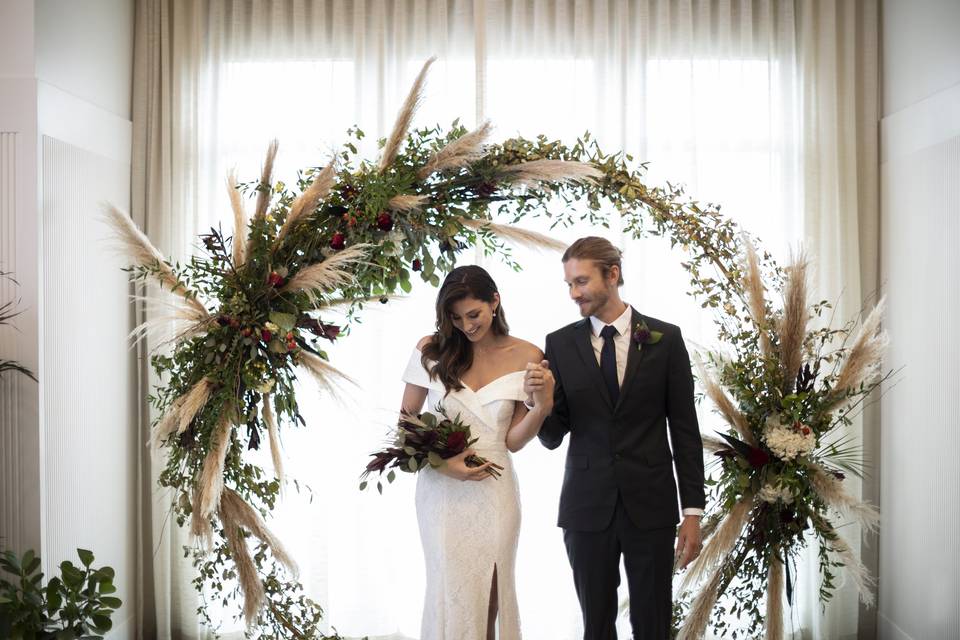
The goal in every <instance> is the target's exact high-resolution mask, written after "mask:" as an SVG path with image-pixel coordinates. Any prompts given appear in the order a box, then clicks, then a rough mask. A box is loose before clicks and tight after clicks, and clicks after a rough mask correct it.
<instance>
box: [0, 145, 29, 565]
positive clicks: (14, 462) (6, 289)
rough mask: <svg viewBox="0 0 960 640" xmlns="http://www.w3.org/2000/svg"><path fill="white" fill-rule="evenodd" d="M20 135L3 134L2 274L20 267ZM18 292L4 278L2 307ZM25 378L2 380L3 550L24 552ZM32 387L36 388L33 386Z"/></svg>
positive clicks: (5, 344)
mask: <svg viewBox="0 0 960 640" xmlns="http://www.w3.org/2000/svg"><path fill="white" fill-rule="evenodd" d="M17 135H18V134H17V133H16V132H12V131H2V132H0V271H12V270H13V269H14V267H15V266H16V263H17V244H16V239H17V216H16V214H17ZM18 293H19V292H18V288H17V286H16V285H14V283H13V282H11V281H10V280H8V279H7V278H0V304H2V303H5V302H7V301H10V300H15V299H16V298H17V296H18ZM18 357H19V353H18V349H17V332H16V331H14V330H13V329H11V328H10V327H7V328H6V329H4V330H3V331H2V332H0V358H4V359H12V360H16V359H18ZM21 378H22V376H19V375H14V374H7V375H5V376H4V377H3V378H0V547H2V548H4V549H7V548H9V549H20V548H21V546H22V544H23V542H24V541H23V540H21V536H20V532H21V528H20V526H19V523H20V519H21V496H22V495H23V487H22V481H23V473H22V470H21V455H20V429H19V428H18V427H19V425H20V422H21V415H22V413H23V411H22V407H21V403H22V399H23V393H22V388H21V387H22V385H23V384H24V381H23V380H22V379H21ZM30 384H33V383H32V382H30Z"/></svg>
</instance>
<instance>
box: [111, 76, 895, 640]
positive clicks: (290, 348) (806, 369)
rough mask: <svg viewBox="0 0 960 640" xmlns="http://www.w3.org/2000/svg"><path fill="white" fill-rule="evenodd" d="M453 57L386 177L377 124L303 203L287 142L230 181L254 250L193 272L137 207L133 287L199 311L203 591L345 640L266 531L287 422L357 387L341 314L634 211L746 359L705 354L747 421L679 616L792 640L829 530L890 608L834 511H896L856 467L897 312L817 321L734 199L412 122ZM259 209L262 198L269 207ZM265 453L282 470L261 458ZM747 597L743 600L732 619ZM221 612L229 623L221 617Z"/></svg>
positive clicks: (194, 500) (799, 282) (725, 444)
mask: <svg viewBox="0 0 960 640" xmlns="http://www.w3.org/2000/svg"><path fill="white" fill-rule="evenodd" d="M431 63H432V60H429V61H427V63H426V64H425V65H424V67H423V69H422V70H421V72H420V74H419V75H418V77H417V79H416V81H415V82H414V85H413V87H412V89H411V91H410V94H409V95H408V97H407V99H406V101H405V102H404V104H403V106H402V108H401V110H400V113H399V116H398V118H397V122H396V124H395V126H394V128H393V131H392V133H391V135H390V137H389V138H387V139H385V140H381V141H380V142H381V145H380V146H381V153H380V158H379V160H378V161H377V162H376V163H373V162H369V161H365V160H361V159H359V158H358V157H357V156H358V152H357V149H356V146H355V145H354V144H353V143H352V141H353V140H360V139H362V138H363V136H364V134H363V132H362V131H361V130H360V129H358V128H353V129H351V130H349V132H348V133H349V136H350V138H349V139H350V141H348V142H347V143H346V145H345V147H344V150H343V151H342V152H341V153H339V154H338V155H337V156H336V157H334V158H333V160H332V161H331V162H330V163H329V164H328V165H326V166H324V167H315V168H311V169H307V170H306V171H303V172H301V174H300V175H299V177H298V180H297V185H296V188H287V187H286V186H284V185H283V183H280V182H277V183H275V182H274V179H273V161H274V158H275V156H276V153H277V147H276V144H275V143H274V144H273V145H271V146H270V148H269V149H268V152H267V157H266V161H265V163H264V166H263V171H262V174H261V176H260V178H259V180H257V181H255V182H251V183H246V184H239V183H237V181H236V178H235V177H234V176H231V177H230V189H229V197H230V201H231V205H232V210H233V214H234V229H235V232H234V234H233V236H232V238H231V237H224V236H223V235H222V234H221V233H220V232H219V231H216V230H212V231H211V232H210V233H209V234H206V235H203V236H201V239H202V243H203V247H204V249H205V252H204V254H203V255H198V256H195V257H193V258H191V259H190V261H189V262H188V263H186V264H182V265H181V264H173V263H171V262H169V261H167V260H166V259H165V258H164V257H163V256H162V255H161V254H160V253H159V252H158V251H157V250H156V249H155V248H154V247H153V246H152V245H151V244H150V242H149V240H148V239H147V238H146V236H145V235H144V234H143V233H142V232H140V230H139V229H137V228H136V227H135V226H134V225H133V223H132V222H131V220H130V218H129V217H128V216H127V215H125V214H123V213H122V212H120V211H118V210H116V209H113V208H111V209H110V210H109V212H108V215H109V219H110V222H111V224H112V225H113V226H114V228H115V230H116V234H117V236H118V237H119V238H120V239H121V241H122V242H123V244H124V246H125V249H126V251H127V252H128V253H129V255H130V256H131V258H132V259H133V261H134V265H133V266H132V267H130V270H131V273H132V277H133V278H134V279H135V280H138V281H143V282H153V283H156V284H159V285H160V286H161V287H162V288H164V289H166V290H168V291H170V292H172V293H174V294H176V295H178V296H179V297H180V299H181V300H182V303H183V304H181V305H180V307H179V308H178V311H177V315H178V318H179V319H180V320H182V321H185V323H186V325H185V328H184V329H183V330H182V331H181V332H180V333H179V334H178V335H177V337H176V339H175V340H174V343H173V347H172V349H171V350H169V351H168V352H164V353H155V354H154V355H153V356H152V357H151V364H152V366H153V368H154V369H155V371H156V372H157V373H158V374H159V376H160V379H161V380H163V381H164V382H163V384H162V385H160V386H159V387H158V388H157V389H156V390H155V392H154V394H153V395H152V396H151V403H152V405H153V407H154V408H155V409H156V411H157V415H159V416H160V417H159V418H158V419H157V420H156V422H155V423H154V424H153V426H152V438H151V439H152V442H153V444H154V445H155V446H158V447H163V448H164V449H165V450H166V452H167V459H166V460H167V462H166V466H165V468H164V470H163V472H162V473H161V475H160V479H159V484H160V485H161V486H162V487H164V488H168V489H170V490H171V491H172V494H173V496H174V499H173V501H172V505H171V508H172V511H173V513H174V514H175V516H176V520H177V522H178V524H179V525H181V526H183V525H189V528H190V532H191V534H192V535H193V537H194V539H195V544H194V545H193V546H192V547H191V548H190V551H191V552H192V553H193V557H194V563H195V565H196V567H197V570H198V573H197V577H196V579H195V580H194V585H195V587H196V588H197V589H198V590H200V591H201V592H203V591H206V590H210V589H212V590H216V591H223V592H225V593H224V597H225V598H226V599H228V600H240V601H242V603H243V615H244V617H245V620H246V623H247V627H248V633H250V634H256V635H257V636H258V637H261V638H289V637H296V638H336V637H338V636H336V635H334V636H327V635H324V634H323V633H322V632H321V631H320V628H321V624H322V617H323V612H322V609H321V607H320V606H319V605H318V604H317V603H315V602H313V601H311V600H310V599H309V598H307V597H306V595H305V593H304V591H303V588H302V586H301V585H300V584H299V583H298V582H297V581H296V575H297V571H296V564H295V562H294V560H293V558H291V557H290V556H289V555H288V554H287V553H286V551H285V550H284V548H283V545H282V544H281V542H280V541H279V540H278V539H277V538H276V537H275V536H274V535H273V534H272V533H271V532H270V530H269V528H268V527H267V525H266V519H268V518H269V516H270V513H271V512H272V510H273V509H274V506H275V504H276V500H277V497H278V496H279V494H280V490H281V487H282V486H283V484H284V482H285V478H284V474H283V465H282V460H281V457H280V447H279V430H280V429H281V428H295V427H297V426H298V424H299V425H302V426H306V423H305V421H304V419H303V417H302V416H301V415H300V412H299V409H298V405H297V398H296V395H295V393H294V380H295V379H296V377H297V375H298V371H306V372H308V373H309V374H311V375H312V376H313V377H314V378H316V380H317V382H318V383H319V384H320V386H321V387H322V388H323V389H324V390H325V391H327V392H334V391H335V390H334V385H335V384H336V382H337V381H338V379H340V378H343V377H344V376H343V375H342V374H341V373H340V372H339V371H338V370H337V369H336V368H335V367H334V366H333V365H332V364H330V363H329V362H328V359H327V355H326V354H325V353H324V351H323V349H322V344H323V342H322V341H323V340H330V341H333V340H336V339H337V337H338V335H339V334H340V327H338V326H336V325H334V324H332V323H328V322H326V321H325V320H324V315H325V314H327V315H329V311H330V310H331V309H332V308H334V307H340V308H341V309H342V308H344V307H346V308H347V310H348V317H352V315H353V314H355V313H358V312H360V311H361V310H362V308H363V305H364V304H366V303H369V302H371V301H376V300H380V301H381V302H386V301H388V299H389V297H390V296H392V295H394V294H397V293H399V292H409V291H410V288H411V287H410V280H411V278H414V277H420V278H421V279H423V280H424V281H426V282H430V283H432V284H433V285H438V284H439V282H440V276H441V275H442V274H444V273H445V272H447V271H449V270H450V269H451V268H452V267H453V266H454V264H455V262H456V259H457V254H458V253H459V252H460V251H461V250H463V249H465V248H468V247H473V246H478V245H479V246H482V247H483V248H484V249H485V250H486V251H487V252H494V251H497V252H500V251H501V250H502V249H503V248H504V245H503V243H504V242H507V243H520V244H528V245H536V246H547V247H554V248H560V246H562V245H559V246H558V243H557V242H556V241H554V240H552V239H550V238H548V237H546V236H543V235H541V234H537V233H533V232H529V231H524V230H522V229H519V228H517V227H516V226H514V223H516V222H518V221H520V220H522V219H524V218H528V217H532V216H549V217H550V218H551V219H552V224H553V225H562V226H566V225H569V224H572V223H574V222H577V221H587V222H590V223H596V224H603V223H604V220H605V219H606V216H607V215H611V214H617V215H620V216H621V218H622V227H623V229H624V230H625V232H627V233H628V234H630V235H631V236H632V237H641V236H644V235H648V234H649V235H659V236H666V237H667V238H669V239H670V242H671V245H672V246H675V247H678V248H680V249H681V250H682V255H683V256H684V258H683V262H682V266H683V268H684V269H685V270H686V271H687V273H688V274H689V277H690V293H691V294H692V295H693V296H695V297H696V298H697V299H698V300H699V301H700V302H701V304H702V306H703V307H704V308H705V309H711V310H713V311H714V312H715V316H716V319H717V329H718V331H717V336H718V339H719V341H720V343H721V344H722V345H723V346H724V353H725V354H726V355H725V356H724V357H720V356H718V355H713V354H706V356H707V360H708V362H707V363H706V365H704V364H703V363H701V362H699V359H698V365H699V367H700V369H699V370H700V375H699V378H700V382H701V386H702V387H703V388H704V390H705V392H706V395H707V396H709V397H710V398H711V400H712V401H713V402H714V404H715V405H716V408H717V410H718V412H719V413H720V414H721V415H722V416H723V418H724V419H725V421H726V422H727V423H728V426H729V430H728V432H726V433H723V434H719V435H721V436H722V438H715V437H712V436H707V435H704V436H703V439H704V448H705V449H707V450H708V451H710V452H712V453H714V454H715V455H716V456H717V458H716V461H715V463H713V464H715V466H713V467H711V470H712V472H713V473H712V474H711V476H712V480H711V495H712V500H711V508H710V511H709V512H708V514H707V516H706V518H705V520H704V523H703V528H704V537H705V540H706V543H705V545H704V549H703V552H702V553H701V555H700V557H699V558H698V559H697V560H696V561H695V562H694V563H692V564H691V566H690V567H689V568H688V569H687V571H686V573H685V574H684V576H683V578H682V582H681V598H680V599H679V602H678V605H677V606H676V607H675V614H676V616H675V618H676V619H675V624H676V626H677V627H678V629H679V634H680V636H681V637H689V638H695V637H700V636H702V634H703V632H704V630H705V629H706V627H707V624H708V623H709V621H710V618H711V615H714V614H715V615H716V617H715V618H714V622H715V624H716V625H719V626H720V627H722V626H723V625H724V624H725V623H724V620H726V619H729V616H721V615H719V614H720V613H721V612H726V613H728V614H729V613H732V614H735V615H736V616H739V617H742V618H743V619H744V621H743V622H742V629H744V631H742V633H746V634H747V635H750V637H753V636H755V635H756V634H757V633H759V632H760V631H761V630H763V629H765V630H766V634H767V637H768V638H779V637H781V635H782V626H783V621H782V618H783V617H782V599H783V595H784V592H786V596H787V598H788V600H790V598H791V597H792V594H791V591H792V581H791V579H790V567H791V563H792V562H793V561H794V559H795V558H796V555H797V553H798V552H799V549H800V548H801V547H802V546H803V545H804V544H805V541H806V540H807V539H808V537H809V536H808V535H807V534H808V533H812V536H813V537H815V538H816V539H817V541H818V542H819V548H820V558H821V562H820V571H821V574H822V584H823V587H822V589H821V598H822V599H823V600H827V599H828V598H829V597H830V594H831V593H832V591H833V590H834V580H835V574H836V570H837V569H838V568H843V569H845V570H847V571H849V572H850V573H851V575H852V576H853V578H854V580H855V581H856V582H857V585H858V586H859V587H860V588H861V596H862V597H863V599H864V600H866V601H868V602H869V601H871V599H872V593H871V591H870V586H871V585H870V582H869V581H870V578H869V576H868V574H867V573H866V572H865V571H864V570H863V568H862V566H861V565H860V563H859V562H858V561H857V559H856V558H855V556H854V555H853V553H852V552H851V549H850V547H849V545H848V544H847V543H846V542H845V541H844V540H843V539H842V538H841V537H840V536H839V535H838V534H837V532H836V530H835V528H834V525H833V524H832V520H831V518H832V517H835V515H836V512H839V513H840V514H841V515H843V516H845V517H853V518H856V519H857V520H859V521H860V522H861V523H863V524H865V525H867V526H875V524H876V517H877V514H876V511H875V510H874V509H873V508H872V507H871V506H869V505H866V504H863V503H860V502H859V501H858V500H856V499H854V498H852V497H851V496H849V495H848V494H846V493H845V492H844V490H843V488H842V485H841V481H842V479H843V474H844V472H854V473H857V472H859V470H860V467H859V458H858V456H857V451H856V450H855V449H853V448H851V447H850V446H848V444H849V443H846V442H845V441H844V440H843V438H842V435H841V431H842V430H840V429H838V427H840V426H842V425H843V424H846V423H848V422H849V418H848V415H849V410H850V407H852V406H856V405H857V404H859V403H860V402H862V401H863V400H864V398H865V397H866V396H867V395H868V394H869V393H870V392H871V391H873V390H874V389H875V388H876V387H877V386H878V385H879V384H880V383H881V382H882V380H883V379H884V378H885V376H881V375H880V371H879V368H878V363H879V358H880V353H881V350H882V348H883V346H884V336H883V334H882V332H880V330H879V318H880V309H879V308H878V309H876V310H875V311H874V313H872V314H871V315H870V316H869V317H868V318H866V319H865V320H864V321H863V322H862V323H861V325H860V327H859V329H857V328H856V327H855V326H854V325H853V324H849V325H846V326H845V327H843V328H840V329H831V328H830V327H826V328H821V329H816V330H811V329H808V321H809V320H810V318H811V317H814V316H819V315H820V314H821V312H822V311H823V310H824V309H825V308H826V306H827V305H826V304H825V303H822V302H821V303H817V304H813V305H811V304H809V302H808V299H807V298H808V293H807V288H806V287H807V284H806V282H807V281H806V266H807V262H806V261H805V259H803V258H802V257H801V258H799V259H796V260H795V261H794V262H793V263H792V264H791V265H789V266H788V267H786V268H781V267H779V266H778V265H777V264H776V263H775V262H774V260H773V259H772V258H771V257H770V256H769V255H768V254H762V255H758V254H757V253H756V251H755V250H754V249H753V243H752V241H751V240H750V239H749V238H748V236H747V235H746V234H744V233H743V232H742V231H741V230H740V229H739V228H738V227H737V225H736V224H735V223H734V222H732V221H731V220H729V219H727V218H725V217H724V216H722V215H721V214H720V212H719V208H717V207H715V206H701V205H699V204H698V203H697V202H695V201H693V200H690V199H688V198H687V197H686V196H685V194H684V192H683V190H682V188H678V187H674V186H668V187H666V188H663V187H651V186H648V185H647V184H645V183H644V181H643V179H642V177H643V173H642V170H643V166H642V165H641V166H639V167H637V166H635V165H634V163H633V162H632V158H631V157H630V156H628V155H625V154H623V153H613V154H606V153H604V152H603V151H602V150H601V149H600V147H599V146H598V145H597V143H596V142H595V141H594V140H593V139H591V137H590V136H589V134H585V135H584V136H583V137H581V138H580V139H578V140H577V141H576V142H575V143H574V144H573V145H566V144H563V143H562V142H559V141H553V140H547V139H546V138H545V137H543V136H539V137H537V138H535V139H532V140H531V139H525V138H513V139H510V140H507V141H505V142H503V143H500V144H487V138H488V135H489V133H490V127H489V125H488V124H486V123H485V124H482V125H481V126H480V127H479V128H477V129H475V130H472V131H468V130H467V129H465V128H464V127H462V126H460V125H459V124H457V123H456V122H455V123H454V125H453V126H452V127H451V128H450V129H449V130H447V131H444V130H442V129H441V128H439V127H435V128H429V129H418V130H413V131H411V130H410V124H411V121H412V118H413V115H414V112H415V110H416V108H417V105H418V103H419V101H420V98H421V90H422V87H423V83H424V79H425V76H426V73H427V70H428V68H429V66H430V64H431ZM245 196H247V197H248V198H249V199H251V200H253V201H254V202H253V211H252V213H251V214H248V212H247V204H246V203H245V202H244V197H245ZM557 200H559V201H560V202H562V203H563V204H564V205H571V204H572V203H574V202H576V201H579V202H580V203H582V204H584V205H585V206H581V207H579V208H578V210H579V211H580V212H581V213H576V214H573V213H569V212H570V211H573V210H574V208H573V207H570V206H566V207H564V208H563V211H564V213H559V214H557V213H551V212H550V211H549V210H548V209H547V207H546V206H545V205H546V204H547V203H548V202H549V201H557ZM508 259H509V258H508ZM768 292H770V293H774V294H775V296H774V297H775V298H776V303H774V302H773V301H771V300H768V298H767V293H768ZM781 301H782V304H781ZM140 329H141V331H145V330H146V327H141V328H140ZM838 344H839V346H837V345H838ZM264 440H266V442H267V445H268V446H269V448H270V451H271V454H272V457H273V467H274V468H273V471H272V473H268V472H267V471H265V470H264V469H263V468H261V467H260V466H259V465H257V464H256V463H254V462H252V461H251V460H250V459H249V457H248V455H247V451H248V450H250V449H257V448H259V447H260V446H262V445H263V444H264ZM249 539H252V541H253V542H254V544H253V548H252V552H251V546H250V545H249V544H248V540H249ZM232 578H236V581H237V582H236V584H237V586H236V588H233V589H231V588H230V587H229V586H228V585H229V584H230V582H229V580H230V579H232ZM724 594H726V595H728V596H732V597H731V598H730V600H731V602H732V603H733V604H731V605H726V606H725V605H723V604H722V603H721V604H720V605H717V603H718V598H719V597H720V596H722V595H724ZM764 596H766V597H764ZM764 601H766V609H765V610H764V611H761V610H760V607H761V604H762V603H763V602H764ZM201 614H202V615H203V617H204V618H205V620H206V621H207V622H208V623H212V621H211V620H210V619H209V616H207V613H206V610H205V608H201ZM738 633H741V631H737V630H734V629H727V630H726V634H727V635H729V636H731V637H736V635H737V634H738Z"/></svg>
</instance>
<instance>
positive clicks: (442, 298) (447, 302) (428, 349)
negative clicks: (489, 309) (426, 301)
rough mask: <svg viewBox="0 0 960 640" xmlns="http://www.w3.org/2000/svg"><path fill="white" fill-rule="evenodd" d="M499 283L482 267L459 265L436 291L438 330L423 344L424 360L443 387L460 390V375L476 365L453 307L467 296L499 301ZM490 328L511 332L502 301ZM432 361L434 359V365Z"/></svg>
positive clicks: (498, 331) (501, 331)
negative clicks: (456, 320) (454, 322)
mask: <svg viewBox="0 0 960 640" xmlns="http://www.w3.org/2000/svg"><path fill="white" fill-rule="evenodd" d="M498 293H499V292H498V291H497V284H496V283H495V282H494V281H493V278H491V277H490V274H489V273H487V272H486V270H484V269H483V268H482V267H478V266H476V265H467V266H464V267H457V268H456V269H454V270H453V271H451V272H450V273H449V274H447V277H446V278H445V279H444V281H443V284H442V285H440V291H439V292H438V293H437V305H436V307H437V330H436V332H435V333H434V334H433V339H432V340H430V342H429V343H428V344H427V345H426V346H425V347H424V348H423V356H422V358H421V362H422V363H423V368H424V369H426V370H427V371H428V372H429V373H430V379H431V380H436V379H439V380H440V382H442V383H443V386H444V388H445V389H446V390H447V391H448V392H449V391H451V390H454V391H459V390H461V389H463V383H462V382H460V378H461V377H462V376H463V374H465V373H466V372H467V371H469V370H470V367H471V366H472V365H473V344H472V343H471V342H470V340H469V339H468V338H467V336H465V335H464V334H463V332H462V331H460V330H458V329H457V328H456V327H455V326H454V325H453V320H452V319H451V317H450V316H451V313H452V311H451V307H452V306H453V304H454V303H455V302H459V301H460V300H463V299H464V298H476V299H477V300H482V301H483V302H488V303H491V304H492V303H494V302H496V300H495V298H494V294H498ZM490 330H491V331H493V333H494V335H498V336H505V335H508V334H509V333H510V327H509V326H508V325H507V319H506V317H505V316H504V313H503V301H502V300H501V301H500V305H499V306H498V307H497V310H496V312H494V316H493V323H492V324H491V325H490ZM430 361H435V362H436V364H434V365H433V366H432V368H431V366H430Z"/></svg>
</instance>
